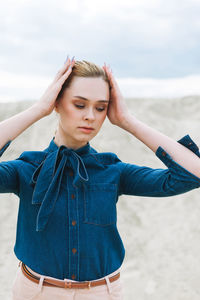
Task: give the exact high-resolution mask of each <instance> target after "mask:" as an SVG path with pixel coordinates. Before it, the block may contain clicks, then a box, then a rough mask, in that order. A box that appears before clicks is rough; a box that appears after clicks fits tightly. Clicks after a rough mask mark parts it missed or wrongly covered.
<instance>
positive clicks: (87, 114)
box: [55, 76, 109, 149]
mask: <svg viewBox="0 0 200 300" xmlns="http://www.w3.org/2000/svg"><path fill="white" fill-rule="evenodd" d="M108 102H109V84H108V83H107V82H105V81H104V80H103V79H102V78H101V77H99V78H92V77H88V78H86V77H78V76H75V77H74V78H73V80H72V82H71V84H70V87H69V88H66V90H65V91H64V94H63V96H62V98H60V99H59V100H58V102H57V104H56V107H55V110H56V111H57V112H58V113H59V127H58V132H59V136H61V137H62V140H63V141H64V142H65V144H66V145H67V147H70V148H73V149H77V148H79V147H82V146H84V145H85V144H86V143H87V142H88V141H90V140H91V139H92V138H93V137H94V136H96V134H97V133H98V132H99V130H100V128H101V126H102V124H103V122H104V120H105V118H106V114H107V108H108ZM84 127H89V128H93V129H91V130H87V129H84Z"/></svg>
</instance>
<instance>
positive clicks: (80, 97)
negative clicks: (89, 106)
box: [74, 96, 109, 102]
mask: <svg viewBox="0 0 200 300" xmlns="http://www.w3.org/2000/svg"><path fill="white" fill-rule="evenodd" d="M74 97H75V98H79V99H82V100H86V101H89V99H87V98H85V97H82V96H74ZM97 102H109V100H97Z"/></svg>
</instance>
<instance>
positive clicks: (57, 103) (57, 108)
mask: <svg viewBox="0 0 200 300" xmlns="http://www.w3.org/2000/svg"><path fill="white" fill-rule="evenodd" d="M54 110H55V111H56V112H57V113H59V102H58V100H57V99H56V101H55V105H54Z"/></svg>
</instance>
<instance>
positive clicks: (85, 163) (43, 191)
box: [0, 135, 200, 281]
mask: <svg viewBox="0 0 200 300" xmlns="http://www.w3.org/2000/svg"><path fill="white" fill-rule="evenodd" d="M178 142H179V143H181V144H182V145H184V146H185V147H187V148H188V149H190V150H191V151H193V152H194V153H195V154H196V155H197V156H199V157H200V153H199V148H198V147H197V145H196V144H195V143H194V142H193V141H192V139H191V138H190V136H189V135H186V136H184V137H183V138H182V139H181V140H179V141H178ZM10 143H11V141H9V142H8V143H7V144H6V145H5V146H4V147H3V148H2V149H1V150H0V155H2V154H3V152H4V151H5V150H6V148H7V147H8V146H9V145H10ZM156 156H157V157H158V158H159V159H160V160H161V161H162V162H163V163H164V164H165V165H166V167H167V168H165V169H153V168H149V167H145V166H138V165H134V164H130V163H124V162H122V161H121V160H120V159H119V158H118V157H117V155H116V154H114V153H112V152H104V153H98V152H97V151H96V150H95V149H94V148H92V147H91V146H90V143H87V144H86V145H85V146H83V147H81V148H79V149H77V150H73V149H70V148H67V147H66V146H64V145H62V146H60V147H58V146H57V145H56V144H55V142H54V137H53V138H52V140H51V141H50V143H49V145H48V147H47V148H46V149H44V150H42V151H24V152H23V153H22V154H21V155H20V156H19V157H18V158H16V159H14V160H10V161H2V162H1V163H0V192H1V193H15V194H16V195H17V196H18V197H19V199H20V201H19V211H18V221H17V232H16V242H15V246H14V252H15V255H16V256H17V258H18V259H19V260H21V261H23V262H24V263H25V264H26V265H27V266H28V267H29V268H31V269H32V270H34V271H35V272H37V273H40V274H42V275H46V276H51V277H55V278H58V279H64V278H69V279H73V280H76V281H84V280H95V279H98V278H101V277H104V276H106V275H107V274H110V273H112V272H114V271H115V270H116V269H118V268H119V267H120V266H121V265H122V262H123V260H124V256H125V249H124V245H123V242H122V240H121V237H120V235H119V232H118V229H117V210H116V205H117V202H118V197H119V196H120V195H122V194H125V195H137V196H150V197H167V196H173V195H177V194H181V193H185V192H187V191H190V190H192V189H194V188H198V187H199V186H200V179H199V178H198V177H197V176H195V175H193V174H192V173H190V172H189V171H187V170H186V169H184V168H183V167H182V166H181V165H179V164H178V163H176V162H175V161H174V160H173V159H172V158H171V157H170V155H169V154H168V153H167V152H166V151H165V150H164V149H163V148H162V147H158V149H157V151H156Z"/></svg>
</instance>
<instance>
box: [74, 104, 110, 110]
mask: <svg viewBox="0 0 200 300" xmlns="http://www.w3.org/2000/svg"><path fill="white" fill-rule="evenodd" d="M75 106H76V107H78V108H80V109H82V108H84V107H85V106H84V105H77V104H75ZM97 110H98V111H104V110H105V107H97Z"/></svg>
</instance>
